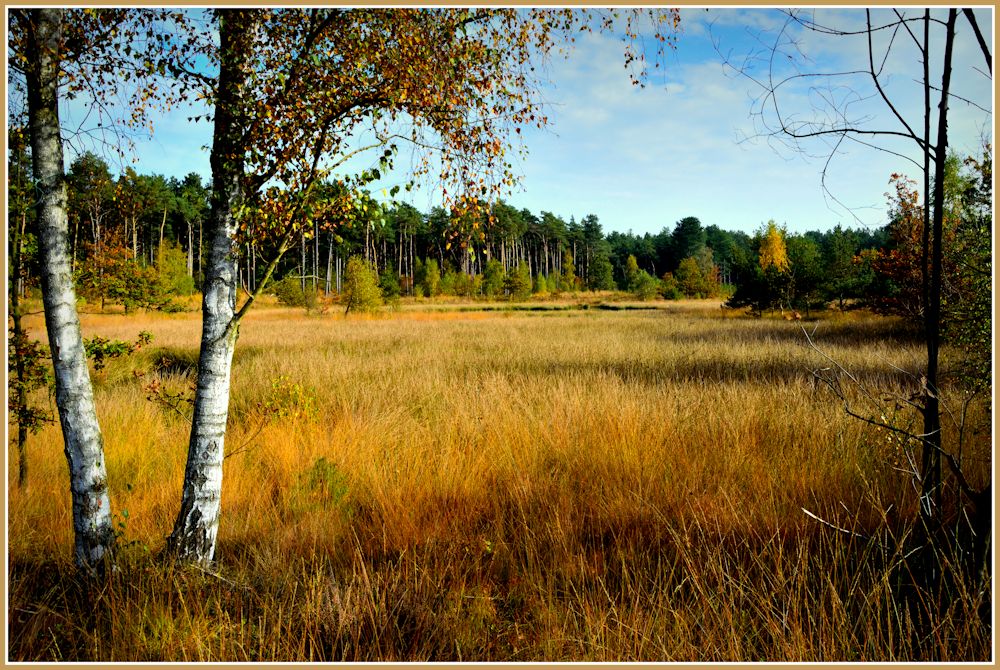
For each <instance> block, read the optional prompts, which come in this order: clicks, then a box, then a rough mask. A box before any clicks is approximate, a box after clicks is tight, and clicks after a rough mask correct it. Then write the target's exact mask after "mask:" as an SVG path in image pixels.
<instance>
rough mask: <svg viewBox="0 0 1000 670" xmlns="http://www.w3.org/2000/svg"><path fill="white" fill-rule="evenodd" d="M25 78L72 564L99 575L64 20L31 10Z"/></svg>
mask: <svg viewBox="0 0 1000 670" xmlns="http://www.w3.org/2000/svg"><path fill="white" fill-rule="evenodd" d="M31 18H32V20H31V25H32V27H33V34H32V35H31V38H30V39H29V45H28V48H29V50H30V52H31V53H30V57H29V63H30V66H29V67H28V68H27V72H26V83H27V88H28V120H29V124H30V129H31V153H32V170H33V172H34V177H35V180H36V183H37V187H36V188H37V208H38V229H39V236H38V246H39V252H40V256H41V275H42V276H41V280H42V301H43V304H44V310H45V328H46V331H47V332H48V337H49V347H50V349H51V351H52V366H53V369H54V372H55V382H56V405H57V407H58V408H59V422H60V424H61V426H62V433H63V444H64V449H65V453H66V461H67V463H68V464H69V474H70V493H71V496H72V504H73V531H74V544H75V559H76V563H77V565H78V566H81V567H86V568H93V567H97V566H98V565H99V564H100V563H101V562H102V561H103V560H104V559H105V557H107V556H108V555H109V554H110V552H111V549H112V547H113V544H114V532H113V527H112V521H111V509H110V500H109V497H108V484H107V471H106V466H105V461H104V443H103V439H102V437H101V429H100V426H99V425H98V422H97V412H96V410H95V407H94V392H93V387H92V386H91V383H90V371H89V370H88V368H87V359H86V355H85V353H84V348H83V340H82V338H81V336H80V319H79V316H78V315H77V313H76V292H75V290H74V288H73V274H72V260H71V257H70V252H69V222H68V219H67V216H66V181H65V174H64V168H63V165H64V162H63V146H62V137H61V136H60V130H59V110H58V104H59V100H58V77H59V53H60V49H61V44H60V43H61V41H62V21H63V12H62V10H60V9H33V10H31Z"/></svg>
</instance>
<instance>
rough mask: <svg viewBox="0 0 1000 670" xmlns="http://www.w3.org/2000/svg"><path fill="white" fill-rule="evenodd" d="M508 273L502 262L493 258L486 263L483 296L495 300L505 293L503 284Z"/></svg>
mask: <svg viewBox="0 0 1000 670" xmlns="http://www.w3.org/2000/svg"><path fill="white" fill-rule="evenodd" d="M505 276H506V273H505V272H504V269H503V265H502V264H501V263H500V261H498V260H496V259H493V258H491V259H490V260H488V261H486V270H485V271H484V272H483V295H485V296H486V297H487V298H493V297H495V296H497V295H498V294H499V293H500V292H501V291H503V282H504V278H505Z"/></svg>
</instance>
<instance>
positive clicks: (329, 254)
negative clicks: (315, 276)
mask: <svg viewBox="0 0 1000 670" xmlns="http://www.w3.org/2000/svg"><path fill="white" fill-rule="evenodd" d="M327 243H328V244H329V245H330V246H329V247H327V250H326V287H325V289H324V291H323V293H324V295H330V289H331V284H330V280H331V278H332V277H331V275H332V274H333V233H330V234H329V235H328V236H327Z"/></svg>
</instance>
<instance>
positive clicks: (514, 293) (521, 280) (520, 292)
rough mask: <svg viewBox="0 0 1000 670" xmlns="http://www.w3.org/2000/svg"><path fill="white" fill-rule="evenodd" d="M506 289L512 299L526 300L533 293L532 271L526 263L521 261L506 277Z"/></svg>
mask: <svg viewBox="0 0 1000 670" xmlns="http://www.w3.org/2000/svg"><path fill="white" fill-rule="evenodd" d="M503 287H504V291H506V292H507V295H508V296H509V297H510V299H511V300H526V299H527V298H528V297H529V296H530V295H531V273H530V271H529V270H528V266H527V265H526V264H525V263H519V264H518V266H517V268H516V269H515V270H514V272H511V273H510V274H509V275H507V277H506V278H504V282H503Z"/></svg>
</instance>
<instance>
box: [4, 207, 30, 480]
mask: <svg viewBox="0 0 1000 670" xmlns="http://www.w3.org/2000/svg"><path fill="white" fill-rule="evenodd" d="M26 218H27V217H26V216H25V215H24V213H23V212H22V214H21V224H20V225H18V226H15V227H14V237H13V238H12V240H11V255H10V264H11V275H12V277H13V282H12V287H11V288H12V289H13V290H12V291H11V292H10V319H11V344H12V345H13V346H12V347H10V350H11V352H12V354H13V357H14V375H15V379H17V381H18V382H19V383H18V384H17V386H16V388H15V390H14V398H13V404H14V406H15V407H17V408H18V410H21V411H23V410H24V409H26V408H27V406H28V397H27V396H28V394H27V391H26V388H25V381H26V380H25V378H24V376H25V371H24V356H23V355H22V354H21V351H20V349H19V348H18V343H20V342H22V341H23V340H24V337H25V334H24V328H23V327H22V326H21V292H20V281H21V246H22V240H23V239H24V227H25V220H26ZM8 369H9V368H8ZM27 485H28V428H27V426H26V425H25V423H24V421H23V420H22V419H21V418H20V417H19V418H18V421H17V486H18V488H22V489H23V488H25V487H26V486H27Z"/></svg>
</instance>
